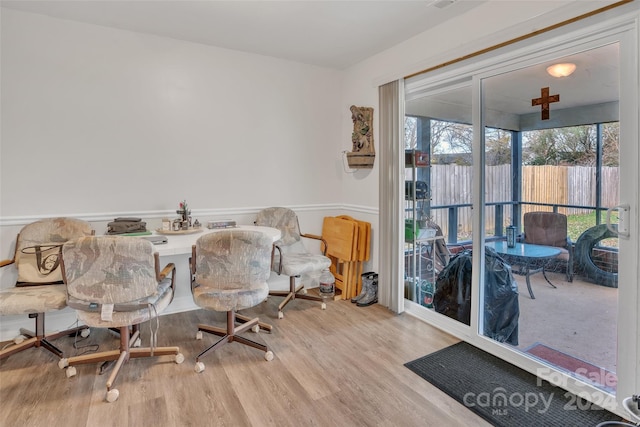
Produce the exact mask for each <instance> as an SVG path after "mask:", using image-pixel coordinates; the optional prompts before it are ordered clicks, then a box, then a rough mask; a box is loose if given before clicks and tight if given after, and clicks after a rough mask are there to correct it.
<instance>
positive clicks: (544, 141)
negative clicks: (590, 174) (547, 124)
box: [522, 123, 619, 166]
mask: <svg viewBox="0 0 640 427" xmlns="http://www.w3.org/2000/svg"><path fill="white" fill-rule="evenodd" d="M618 135H619V124H618V123H606V124H603V125H602V140H603V150H602V151H603V164H604V165H605V166H617V165H618V148H619V138H618ZM596 155H597V133H596V126H595V125H585V126H570V127H564V128H555V129H545V130H539V131H529V132H524V133H523V150H522V159H523V162H524V163H525V164H527V165H559V164H564V165H579V166H594V165H595V164H596Z"/></svg>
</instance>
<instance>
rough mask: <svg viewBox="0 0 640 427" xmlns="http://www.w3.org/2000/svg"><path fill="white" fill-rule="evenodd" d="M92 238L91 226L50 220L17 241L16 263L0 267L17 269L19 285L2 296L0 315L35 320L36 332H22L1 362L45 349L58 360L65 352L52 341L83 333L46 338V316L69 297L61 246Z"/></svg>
mask: <svg viewBox="0 0 640 427" xmlns="http://www.w3.org/2000/svg"><path fill="white" fill-rule="evenodd" d="M92 234H93V230H92V228H91V225H90V224H89V223H88V222H86V221H82V220H79V219H73V218H49V219H43V220H40V221H36V222H34V223H31V224H28V225H25V226H24V227H23V228H22V230H20V233H19V234H18V237H17V239H16V248H15V253H14V257H13V259H10V260H5V261H1V262H0V267H5V266H9V265H11V266H14V267H15V268H16V269H17V282H16V285H15V286H14V287H11V288H7V289H3V290H2V291H1V292H0V315H2V316H10V315H24V314H26V315H28V316H29V317H30V318H33V319H35V330H34V331H30V330H27V329H24V328H20V334H21V335H19V336H18V337H16V338H15V339H14V343H15V345H12V346H9V347H6V348H4V349H2V350H0V359H3V358H5V357H8V356H10V355H12V354H14V353H17V352H19V351H22V350H25V349H28V348H31V347H44V348H46V349H47V350H49V351H50V352H52V353H53V354H55V355H56V356H58V357H62V351H61V350H60V349H58V348H57V347H56V346H55V345H53V344H52V343H51V340H54V339H56V338H59V337H62V336H64V335H69V334H72V333H75V332H77V331H80V330H81V331H82V333H83V336H86V335H88V332H89V330H88V329H87V328H86V326H82V327H78V328H73V329H69V330H65V331H60V332H56V333H49V334H47V333H46V331H45V323H44V319H45V313H48V312H53V311H59V310H62V309H64V308H65V307H66V306H67V293H66V290H65V286H64V284H63V283H62V273H61V271H60V268H59V264H60V249H61V246H62V245H63V244H64V243H65V242H67V241H69V240H73V239H76V238H79V237H84V236H90V235H92Z"/></svg>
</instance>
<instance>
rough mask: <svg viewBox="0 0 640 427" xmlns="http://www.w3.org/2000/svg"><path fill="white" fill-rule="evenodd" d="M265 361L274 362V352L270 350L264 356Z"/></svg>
mask: <svg viewBox="0 0 640 427" xmlns="http://www.w3.org/2000/svg"><path fill="white" fill-rule="evenodd" d="M264 360H266V361H267V362H271V361H272V360H273V351H271V350H269V351H267V352H266V353H265V354H264Z"/></svg>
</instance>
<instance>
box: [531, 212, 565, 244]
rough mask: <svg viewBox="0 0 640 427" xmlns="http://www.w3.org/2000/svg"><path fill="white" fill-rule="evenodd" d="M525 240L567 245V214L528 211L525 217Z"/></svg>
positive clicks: (534, 242)
mask: <svg viewBox="0 0 640 427" xmlns="http://www.w3.org/2000/svg"><path fill="white" fill-rule="evenodd" d="M523 225H524V242H525V243H533V244H536V245H546V246H556V247H561V248H564V247H566V246H567V216H566V215H564V214H561V213H555V212H527V213H525V214H524V218H523Z"/></svg>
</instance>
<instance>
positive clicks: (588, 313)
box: [514, 273, 618, 372]
mask: <svg viewBox="0 0 640 427" xmlns="http://www.w3.org/2000/svg"><path fill="white" fill-rule="evenodd" d="M547 276H548V277H549V279H550V280H551V282H552V283H553V284H554V285H556V286H557V288H553V287H551V286H550V285H549V284H548V283H547V282H546V281H545V280H544V277H543V276H542V274H535V275H533V276H531V287H532V289H533V293H534V295H535V297H536V298H535V299H533V300H532V299H531V298H530V297H529V292H528V291H527V285H526V281H525V278H524V277H523V276H514V277H515V279H516V281H517V282H518V290H519V305H520V318H519V330H518V333H519V345H518V347H517V348H518V349H521V350H525V349H526V348H528V347H529V346H531V345H532V344H534V343H536V342H539V343H542V344H545V345H546V346H548V347H552V348H554V349H556V350H559V351H562V352H564V353H566V354H569V355H571V356H573V357H575V358H578V359H582V360H584V361H586V362H589V363H591V364H593V365H596V366H598V367H601V368H604V369H606V370H608V371H611V372H616V342H617V336H616V334H617V320H616V317H617V311H618V289H616V288H608V287H605V286H599V285H596V284H594V283H590V282H586V281H583V280H582V278H581V277H580V276H575V277H574V280H573V282H571V283H569V282H567V281H566V276H565V275H564V274H559V273H547Z"/></svg>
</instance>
